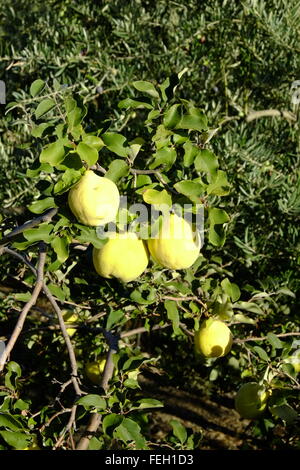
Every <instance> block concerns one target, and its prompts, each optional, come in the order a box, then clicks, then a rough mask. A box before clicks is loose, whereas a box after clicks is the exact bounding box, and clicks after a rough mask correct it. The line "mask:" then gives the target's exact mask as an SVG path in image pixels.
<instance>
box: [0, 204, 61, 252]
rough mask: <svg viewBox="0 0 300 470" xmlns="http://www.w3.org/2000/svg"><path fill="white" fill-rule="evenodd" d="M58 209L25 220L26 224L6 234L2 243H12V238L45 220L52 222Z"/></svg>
mask: <svg viewBox="0 0 300 470" xmlns="http://www.w3.org/2000/svg"><path fill="white" fill-rule="evenodd" d="M57 211H58V209H57V208H53V209H50V210H49V211H48V212H46V213H45V214H42V215H40V216H39V217H36V218H35V219H32V220H29V221H28V222H25V224H23V225H20V227H16V228H15V229H14V230H12V231H11V232H10V233H9V234H8V235H5V236H4V237H3V238H2V239H1V240H0V245H4V244H7V243H10V242H11V240H12V238H14V237H16V236H17V235H19V234H20V233H22V232H24V231H25V230H27V229H28V228H32V227H36V226H37V225H39V224H40V223H43V222H50V220H51V219H52V218H53V217H54V216H55V214H56V213H57Z"/></svg>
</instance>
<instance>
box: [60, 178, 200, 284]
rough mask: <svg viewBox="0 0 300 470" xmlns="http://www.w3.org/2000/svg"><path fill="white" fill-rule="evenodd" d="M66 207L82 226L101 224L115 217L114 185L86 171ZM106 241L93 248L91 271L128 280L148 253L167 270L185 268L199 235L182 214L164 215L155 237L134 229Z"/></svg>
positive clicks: (142, 267)
mask: <svg viewBox="0 0 300 470" xmlns="http://www.w3.org/2000/svg"><path fill="white" fill-rule="evenodd" d="M68 202H69V207H70V209H71V211H72V212H73V214H74V215H75V217H76V218H77V220H78V221H79V222H81V223H83V224H85V225H90V226H99V225H105V224H106V223H108V222H112V221H114V220H115V219H116V216H117V212H118V209H119V202H120V195H119V191H118V188H117V186H116V184H115V183H114V182H113V181H111V180H109V179H108V178H105V177H102V176H98V175H96V174H95V173H94V172H93V171H92V170H87V171H86V172H85V174H84V175H83V177H82V178H81V179H80V181H79V182H78V183H77V184H76V185H75V186H74V187H73V188H71V190H70V191H69V195H68ZM108 238H109V240H108V242H107V243H106V244H105V245H104V246H103V247H102V248H100V249H97V248H94V250H93V263H94V267H95V270H96V271H97V273H98V274H100V276H103V277H105V278H113V277H114V278H117V279H119V280H121V281H123V282H130V281H133V280H135V279H136V278H138V277H139V276H140V275H141V274H142V273H143V272H144V271H145V269H146V268H147V266H148V262H149V252H150V254H151V255H152V257H153V259H154V260H155V261H156V262H157V263H158V264H160V265H161V266H163V267H166V268H169V269H186V268H188V267H190V266H191V265H192V264H193V263H194V262H195V260H196V259H197V257H198V255H199V251H200V237H199V235H198V232H196V233H193V229H192V226H191V225H190V224H189V223H188V222H187V221H186V220H185V219H183V218H182V217H179V216H177V215H176V214H170V215H168V216H167V217H165V218H164V221H163V223H162V226H161V228H160V231H159V233H158V235H157V237H156V238H150V239H149V240H147V241H144V240H142V239H140V238H139V237H138V235H137V234H136V233H134V232H128V231H126V232H123V233H113V234H111V235H109V234H108Z"/></svg>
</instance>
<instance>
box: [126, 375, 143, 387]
mask: <svg viewBox="0 0 300 470" xmlns="http://www.w3.org/2000/svg"><path fill="white" fill-rule="evenodd" d="M123 383H124V386H125V387H126V388H131V389H135V388H141V387H140V386H139V383H138V381H137V380H135V379H132V378H129V379H125V380H124V382H123Z"/></svg>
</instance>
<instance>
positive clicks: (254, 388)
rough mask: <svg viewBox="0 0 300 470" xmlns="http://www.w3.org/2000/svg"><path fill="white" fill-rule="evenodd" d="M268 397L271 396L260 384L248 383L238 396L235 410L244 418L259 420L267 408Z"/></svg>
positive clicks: (243, 386)
mask: <svg viewBox="0 0 300 470" xmlns="http://www.w3.org/2000/svg"><path fill="white" fill-rule="evenodd" d="M268 397H269V394H268V393H267V392H266V390H264V389H262V388H261V387H260V385H259V384H258V383H256V382H249V383H246V384H244V385H242V387H241V388H240V389H239V391H238V392H237V394H236V397H235V409H236V411H237V412H238V413H239V414H240V416H241V417H242V418H247V419H256V418H259V416H260V415H261V414H262V413H263V411H264V410H265V408H266V406H267V400H268Z"/></svg>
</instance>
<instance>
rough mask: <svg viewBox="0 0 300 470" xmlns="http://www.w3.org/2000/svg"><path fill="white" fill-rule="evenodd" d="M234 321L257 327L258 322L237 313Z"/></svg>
mask: <svg viewBox="0 0 300 470" xmlns="http://www.w3.org/2000/svg"><path fill="white" fill-rule="evenodd" d="M233 307H234V306H233ZM233 321H237V322H239V323H248V324H249V325H256V321H255V320H253V318H250V317H247V315H243V314H242V313H237V314H236V315H234V317H233Z"/></svg>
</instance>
